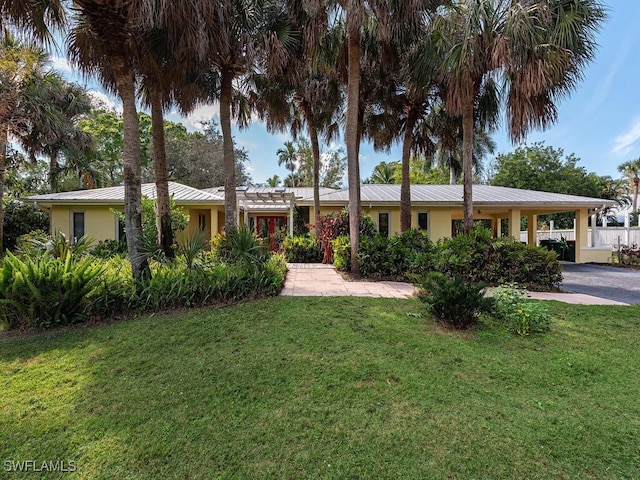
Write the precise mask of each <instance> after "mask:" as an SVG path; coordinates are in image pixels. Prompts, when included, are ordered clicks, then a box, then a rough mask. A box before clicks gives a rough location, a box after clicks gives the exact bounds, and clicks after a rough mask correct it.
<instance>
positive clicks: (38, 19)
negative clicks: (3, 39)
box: [0, 0, 65, 42]
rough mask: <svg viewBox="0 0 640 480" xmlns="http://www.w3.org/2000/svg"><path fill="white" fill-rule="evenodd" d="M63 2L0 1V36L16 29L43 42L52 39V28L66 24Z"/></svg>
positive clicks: (44, 0)
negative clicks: (13, 28)
mask: <svg viewBox="0 0 640 480" xmlns="http://www.w3.org/2000/svg"><path fill="white" fill-rule="evenodd" d="M63 4H64V2H63V1H62V0H0V35H4V34H5V33H7V27H8V29H11V27H15V28H16V29H17V30H18V31H19V32H22V33H25V34H26V35H27V36H29V37H31V38H33V39H35V40H37V41H39V42H41V41H48V40H50V39H51V31H50V28H51V27H54V28H60V27H62V26H63V25H64V23H65V10H64V6H63Z"/></svg>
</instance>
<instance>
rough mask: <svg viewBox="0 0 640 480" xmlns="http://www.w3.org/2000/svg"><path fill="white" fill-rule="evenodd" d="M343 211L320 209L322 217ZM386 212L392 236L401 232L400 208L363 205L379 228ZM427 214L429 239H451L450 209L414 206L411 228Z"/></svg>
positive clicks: (337, 208) (328, 208)
mask: <svg viewBox="0 0 640 480" xmlns="http://www.w3.org/2000/svg"><path fill="white" fill-rule="evenodd" d="M311 210H312V211H311V212H310V215H309V216H310V223H313V222H314V220H313V209H311ZM339 210H341V208H340V207H322V208H320V214H321V215H328V214H330V213H334V212H336V211H339ZM381 212H386V213H388V214H389V228H390V232H389V233H390V235H393V234H395V233H399V232H400V207H399V206H397V207H396V206H388V207H378V206H376V207H371V208H369V207H368V205H363V207H362V213H363V214H365V215H368V216H370V217H371V219H372V220H373V223H374V224H375V225H376V227H378V218H379V217H378V214H379V213H381ZM419 212H427V213H428V214H429V217H428V218H429V220H428V222H429V225H428V229H427V230H428V232H429V238H430V239H431V240H433V241H436V240H438V239H439V238H445V237H451V209H450V208H433V207H421V206H414V207H413V208H412V209H411V227H412V228H417V227H418V213H419Z"/></svg>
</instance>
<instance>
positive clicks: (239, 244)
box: [212, 225, 269, 266]
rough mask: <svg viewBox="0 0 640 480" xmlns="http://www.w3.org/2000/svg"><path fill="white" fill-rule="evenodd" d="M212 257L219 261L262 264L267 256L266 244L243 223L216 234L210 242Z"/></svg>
mask: <svg viewBox="0 0 640 480" xmlns="http://www.w3.org/2000/svg"><path fill="white" fill-rule="evenodd" d="M212 253H213V257H214V258H215V259H216V260H218V261H221V262H229V263H234V264H237V263H243V264H245V265H254V266H258V265H262V264H263V263H264V262H266V261H267V260H268V258H269V251H268V247H267V245H265V244H264V243H262V242H261V241H260V239H258V238H257V237H256V236H255V234H254V233H253V232H252V231H251V229H250V228H249V227H247V226H245V225H243V226H242V227H240V228H239V229H237V230H232V231H231V232H228V233H222V234H220V235H218V236H217V237H216V238H215V239H214V240H213V242H212Z"/></svg>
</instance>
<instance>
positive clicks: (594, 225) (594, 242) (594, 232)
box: [589, 213, 600, 247]
mask: <svg viewBox="0 0 640 480" xmlns="http://www.w3.org/2000/svg"><path fill="white" fill-rule="evenodd" d="M599 243H600V242H598V216H597V215H596V214H595V213H594V214H593V215H591V244H590V245H589V246H590V247H597V246H599V245H598V244H599Z"/></svg>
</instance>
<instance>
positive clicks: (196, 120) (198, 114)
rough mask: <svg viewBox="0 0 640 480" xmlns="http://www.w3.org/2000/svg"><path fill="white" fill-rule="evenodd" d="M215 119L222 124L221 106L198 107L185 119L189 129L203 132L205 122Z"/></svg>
mask: <svg viewBox="0 0 640 480" xmlns="http://www.w3.org/2000/svg"><path fill="white" fill-rule="evenodd" d="M212 118H215V119H216V121H217V122H218V123H220V106H219V105H218V104H215V105H202V106H200V107H197V108H195V109H194V110H193V112H191V113H190V114H189V115H187V117H186V118H185V122H186V124H187V127H191V128H194V129H196V130H202V128H203V122H206V121H208V120H211V119H212Z"/></svg>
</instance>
